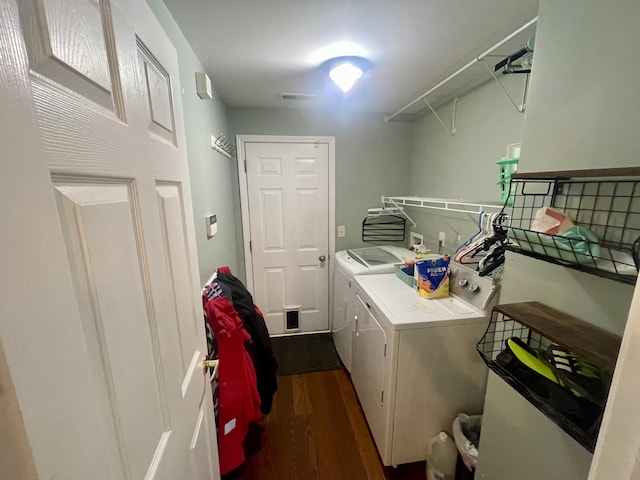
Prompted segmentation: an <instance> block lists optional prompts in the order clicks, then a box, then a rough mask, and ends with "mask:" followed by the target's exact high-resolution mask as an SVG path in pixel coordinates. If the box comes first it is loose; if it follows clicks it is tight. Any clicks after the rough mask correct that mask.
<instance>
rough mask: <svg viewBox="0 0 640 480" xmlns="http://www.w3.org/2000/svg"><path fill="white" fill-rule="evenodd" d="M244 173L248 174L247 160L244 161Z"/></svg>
mask: <svg viewBox="0 0 640 480" xmlns="http://www.w3.org/2000/svg"><path fill="white" fill-rule="evenodd" d="M244 171H245V173H246V172H247V161H246V160H245V161H244Z"/></svg>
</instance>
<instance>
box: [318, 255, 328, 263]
mask: <svg viewBox="0 0 640 480" xmlns="http://www.w3.org/2000/svg"><path fill="white" fill-rule="evenodd" d="M326 259H327V257H325V256H324V255H320V256H319V257H318V260H320V261H321V262H324V261H325V260H326Z"/></svg>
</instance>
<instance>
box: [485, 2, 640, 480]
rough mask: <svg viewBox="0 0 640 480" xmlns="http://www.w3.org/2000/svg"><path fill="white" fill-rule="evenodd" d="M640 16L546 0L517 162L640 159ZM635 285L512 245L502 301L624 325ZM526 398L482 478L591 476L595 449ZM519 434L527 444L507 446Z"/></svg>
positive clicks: (526, 165)
mask: <svg viewBox="0 0 640 480" xmlns="http://www.w3.org/2000/svg"><path fill="white" fill-rule="evenodd" d="M638 18H640V4H638V2H633V1H626V0H620V1H616V2H609V3H603V2H600V1H597V0H565V1H563V2H557V1H553V0H542V1H541V5H540V19H539V22H538V28H537V36H536V47H535V56H534V69H533V75H532V82H531V91H530V97H529V108H528V111H527V117H526V124H525V131H524V139H523V145H522V154H521V158H520V168H519V170H520V171H521V172H523V171H531V172H532V171H548V170H566V169H583V168H598V167H615V166H632V165H638V163H639V158H640V156H639V155H638V154H639V153H640V136H639V135H638V134H637V127H638V125H639V124H640V97H639V96H638V95H637V93H636V92H635V89H636V88H637V85H639V84H640V67H639V66H638V65H637V64H634V63H633V62H631V63H629V62H628V58H629V57H628V55H629V52H630V50H629V49H630V48H631V47H630V46H631V45H637V44H638V42H639V41H640V29H638V27H637V19H638ZM623 64H625V65H626V67H625V68H624V69H622V70H620V69H618V68H616V65H623ZM632 294H633V287H631V286H628V285H624V284H621V283H618V282H614V281H612V280H607V279H603V278H599V277H596V276H593V275H588V274H586V273H581V272H577V271H572V270H569V269H566V268H563V267H560V266H557V265H552V264H547V263H544V262H541V261H538V260H534V259H531V258H527V257H522V256H520V255H516V254H509V255H507V263H506V269H505V274H504V281H503V287H502V292H501V302H502V303H510V302H517V301H525V300H538V301H541V302H543V303H546V304H548V305H551V306H553V307H555V308H558V309H559V310H562V311H566V312H569V313H571V314H573V315H575V316H577V317H578V318H582V319H583V320H586V321H588V322H591V323H593V324H596V325H599V326H601V327H602V328H605V329H607V330H610V331H613V332H615V333H618V334H622V332H623V330H624V326H625V323H626V319H627V315H628V312H629V306H630V303H631V297H632ZM501 390H503V386H502V385H501V384H495V382H494V384H492V383H491V382H490V383H489V386H488V390H487V403H488V404H489V403H491V402H493V400H494V399H499V400H500V401H502V402H503V403H504V395H503V393H501ZM524 407H528V408H522V409H521V411H519V412H515V413H513V415H511V417H510V419H505V418H504V415H503V414H502V413H501V414H500V415H501V416H502V420H500V422H501V423H502V424H505V423H506V424H511V427H510V429H509V430H510V431H511V432H512V435H510V438H508V439H505V432H508V431H509V430H506V429H504V428H502V429H500V431H499V432H497V431H496V432H494V434H492V433H491V429H489V432H485V431H484V430H483V437H482V441H481V444H480V450H481V451H483V455H481V456H480V462H479V465H478V471H477V474H476V478H487V479H496V480H498V479H502V478H516V477H517V478H523V479H524V478H550V479H552V478H558V479H560V478H562V479H575V480H586V477H587V475H586V472H587V471H588V470H589V465H590V463H591V455H585V452H584V451H582V450H580V449H577V450H576V448H574V447H571V448H567V445H566V440H565V439H564V438H562V436H558V435H557V434H555V433H550V432H551V430H549V427H550V426H552V424H551V422H550V421H548V420H546V419H545V418H543V417H541V418H538V419H535V418H532V414H531V413H527V412H530V411H531V410H532V409H533V407H531V406H528V405H524ZM525 410H527V412H525ZM513 425H517V426H518V428H517V429H514V428H512V427H513ZM554 429H555V430H556V431H557V428H556V427H554ZM485 433H487V434H486V435H485ZM525 442H526V445H525ZM515 444H521V445H522V448H521V450H513V451H510V450H508V449H509V445H515ZM558 451H561V452H563V457H564V458H563V460H562V470H561V476H556V475H555V474H556V473H558V472H559V469H558V462H557V461H556V462H554V463H551V462H550V461H549V462H548V461H547V460H546V459H552V458H555V456H556V455H557V452H558ZM505 452H506V453H507V455H505ZM530 458H539V459H544V460H543V461H541V462H539V463H538V464H537V465H535V467H534V468H535V472H534V473H535V474H534V475H528V476H527V475H522V470H523V465H524V463H525V462H526V461H527V459H530ZM532 468H533V467H532Z"/></svg>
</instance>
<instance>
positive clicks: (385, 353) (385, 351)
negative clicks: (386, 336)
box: [383, 343, 387, 357]
mask: <svg viewBox="0 0 640 480" xmlns="http://www.w3.org/2000/svg"><path fill="white" fill-rule="evenodd" d="M383 356H385V357H386V356H387V344H386V343H385V344H384V355H383Z"/></svg>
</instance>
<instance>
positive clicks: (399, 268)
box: [393, 264, 414, 288]
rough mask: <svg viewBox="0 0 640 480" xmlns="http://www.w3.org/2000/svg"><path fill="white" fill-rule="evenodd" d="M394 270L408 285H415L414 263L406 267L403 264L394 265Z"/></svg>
mask: <svg viewBox="0 0 640 480" xmlns="http://www.w3.org/2000/svg"><path fill="white" fill-rule="evenodd" d="M393 267H394V270H395V272H396V277H398V278H399V279H400V280H402V281H403V282H404V283H405V284H406V285H407V286H409V287H411V288H414V287H413V265H411V266H409V267H406V266H404V265H402V264H400V265H394V266H393Z"/></svg>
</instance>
